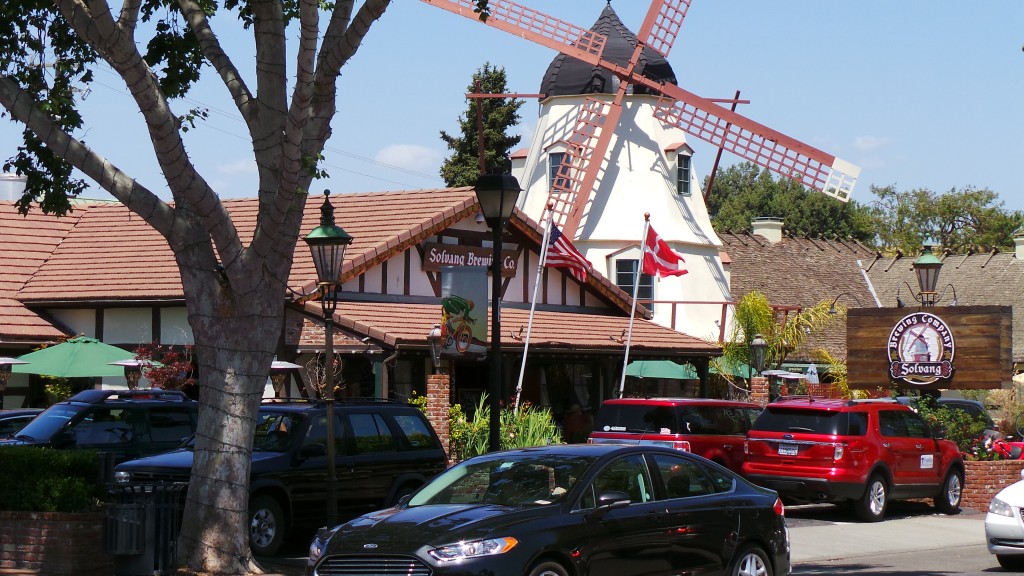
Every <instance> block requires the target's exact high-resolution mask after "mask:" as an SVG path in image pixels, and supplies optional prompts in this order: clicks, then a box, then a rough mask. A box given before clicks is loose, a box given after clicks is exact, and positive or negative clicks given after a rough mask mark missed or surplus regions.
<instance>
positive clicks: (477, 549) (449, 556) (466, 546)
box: [429, 537, 519, 562]
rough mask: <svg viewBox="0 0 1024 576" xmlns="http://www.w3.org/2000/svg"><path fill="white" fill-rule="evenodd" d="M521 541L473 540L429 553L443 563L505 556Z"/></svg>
mask: <svg viewBox="0 0 1024 576" xmlns="http://www.w3.org/2000/svg"><path fill="white" fill-rule="evenodd" d="M516 544H519V540H516V539H515V538H512V537H505V538H488V539H487V540H473V541H471V542H457V543H455V544H449V545H447V546H441V547H439V548H434V549H433V550H431V551H430V552H429V554H430V555H431V556H433V557H434V558H436V559H437V560H439V561H441V562H454V561H457V560H465V559H467V558H477V557H480V556H495V555H497V554H504V553H505V552H508V551H509V550H511V549H513V548H515V546H516Z"/></svg>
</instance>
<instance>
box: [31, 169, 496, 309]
mask: <svg viewBox="0 0 1024 576" xmlns="http://www.w3.org/2000/svg"><path fill="white" fill-rule="evenodd" d="M331 203H332V204H333V205H334V207H335V218H336V221H337V222H338V225H340V226H341V227H343V228H344V229H345V230H346V231H347V232H348V233H350V234H351V235H352V236H353V237H354V238H355V240H354V241H353V243H352V245H351V246H349V248H348V251H347V253H346V265H345V269H344V271H343V274H344V275H345V276H346V277H349V276H357V275H359V274H361V273H362V272H363V271H365V270H366V269H368V268H370V267H373V266H375V265H376V264H378V263H380V262H381V261H383V260H385V259H387V258H388V257H389V256H390V255H393V254H395V253H397V252H400V251H402V250H404V249H405V248H407V247H408V246H411V245H413V244H415V243H416V242H418V241H419V240H421V239H422V238H424V237H426V236H429V235H430V234H433V233H435V232H436V231H438V230H441V229H443V228H445V227H447V226H449V225H451V224H452V223H454V222H457V221H458V220H461V219H462V218H464V217H466V216H467V215H469V214H470V213H471V212H472V211H473V210H474V206H475V205H476V195H475V194H474V192H473V190H472V189H471V188H453V189H443V190H420V191H414V192H379V193H369V194H339V195H336V196H332V197H331ZM320 204H321V201H320V199H319V198H313V199H310V201H309V202H307V204H306V210H305V214H304V216H303V224H302V230H306V231H308V230H312V229H313V228H315V227H316V226H317V224H318V223H319V218H320ZM224 205H225V207H226V208H227V210H228V211H229V212H230V213H231V215H232V219H233V221H234V223H235V225H236V226H237V227H238V230H239V234H240V235H241V237H242V240H243V242H248V240H249V239H250V238H251V237H252V234H253V231H254V229H255V222H256V215H257V210H258V207H259V204H258V201H257V200H256V199H254V198H247V199H238V200H225V201H224ZM36 265H37V266H38V264H36ZM315 283H316V270H315V268H314V267H313V262H312V259H311V257H310V255H309V250H308V249H307V248H306V246H305V244H303V243H302V241H301V239H300V240H299V243H298V244H297V245H296V248H295V260H294V263H293V265H292V273H291V277H290V279H289V285H290V286H292V287H293V288H295V289H297V290H302V289H304V288H308V287H309V286H311V285H313V284H315ZM17 296H18V298H19V299H20V300H22V301H25V302H35V303H44V302H54V301H97V300H122V301H127V300H166V299H181V298H183V297H184V293H183V290H182V287H181V278H180V276H179V274H178V269H177V265H176V263H175V261H174V257H173V254H172V253H171V251H170V248H168V247H167V243H166V242H165V241H164V239H163V238H162V237H161V236H160V235H159V234H158V233H157V232H156V231H155V230H153V229H152V228H151V227H150V226H149V225H148V224H146V222H145V221H143V220H142V219H141V218H139V217H138V216H136V215H135V214H133V213H132V212H131V211H129V210H128V209H127V208H126V207H124V206H123V205H121V204H109V205H96V206H90V207H89V209H88V210H85V211H83V214H82V216H81V219H80V222H79V223H78V225H77V226H75V227H74V229H72V230H70V231H69V232H68V233H67V237H66V238H65V240H64V242H62V243H60V245H59V246H58V247H57V249H56V250H54V251H53V255H52V257H51V258H50V259H49V260H47V261H46V262H45V263H43V264H42V266H41V267H39V270H38V272H36V274H35V275H34V276H32V277H31V278H30V279H29V280H28V281H27V283H26V284H25V285H24V286H23V287H21V288H20V289H19V290H17Z"/></svg>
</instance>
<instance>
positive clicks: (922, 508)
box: [260, 502, 1004, 576]
mask: <svg viewBox="0 0 1024 576" xmlns="http://www.w3.org/2000/svg"><path fill="white" fill-rule="evenodd" d="M786 518H787V523H788V525H789V533H790V543H791V548H792V553H791V557H792V561H793V574H794V575H796V576H811V575H822V576H824V575H846V574H857V575H861V574H870V575H882V574H887V575H892V576H945V575H950V574H957V575H962V576H988V575H991V574H999V573H1004V571H1003V570H1002V568H1000V567H999V564H998V563H997V562H996V559H995V556H992V555H991V554H989V553H988V550H987V549H986V547H985V516H984V514H981V513H979V512H977V511H974V510H964V511H963V512H961V513H960V514H957V515H953V516H945V515H942V514H936V513H935V511H934V509H933V508H932V507H931V505H930V504H925V503H922V502H894V503H892V504H891V505H890V510H889V512H888V514H887V516H886V519H885V520H884V521H882V522H877V523H864V522H860V521H858V520H856V519H854V517H853V515H852V513H851V512H849V511H847V510H845V509H843V508H840V507H837V506H830V505H816V506H794V507H789V508H787V509H786ZM300 544H301V543H294V544H291V545H289V546H288V550H287V552H286V556H282V557H279V558H269V559H260V563H261V565H262V566H263V568H264V569H265V570H266V571H268V572H270V573H273V574H279V575H281V576H302V574H303V566H304V564H303V561H304V558H302V555H303V554H305V550H304V549H302V550H299V548H301V546H300Z"/></svg>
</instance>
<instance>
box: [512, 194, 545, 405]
mask: <svg viewBox="0 0 1024 576" xmlns="http://www.w3.org/2000/svg"><path fill="white" fill-rule="evenodd" d="M552 208H553V204H548V207H547V208H546V209H545V210H544V216H545V217H544V218H542V219H543V220H545V223H546V226H544V236H543V237H542V238H541V241H540V259H539V260H538V261H537V280H536V282H534V283H533V298H531V299H530V319H529V320H528V321H527V322H526V338H525V339H524V341H523V362H522V364H520V366H519V381H518V382H516V403H515V404H514V405H513V406H512V411H513V413H516V414H518V413H519V397H520V396H521V395H522V393H523V374H525V373H526V353H527V352H528V351H529V350H530V332H531V331H532V330H533V312H534V310H535V309H536V308H537V292H538V291H539V290H540V283H541V278H542V277H543V275H544V264H545V261H546V260H547V257H548V242H549V241H550V239H551V223H552V222H553V221H554V216H555V212H554V210H553V209H552Z"/></svg>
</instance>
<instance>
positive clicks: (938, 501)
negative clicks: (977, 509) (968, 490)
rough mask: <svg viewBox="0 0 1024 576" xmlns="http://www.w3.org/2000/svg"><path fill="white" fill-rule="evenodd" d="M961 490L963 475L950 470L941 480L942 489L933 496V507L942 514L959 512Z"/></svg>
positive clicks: (962, 488) (962, 487) (962, 489)
mask: <svg viewBox="0 0 1024 576" xmlns="http://www.w3.org/2000/svg"><path fill="white" fill-rule="evenodd" d="M963 492H964V477H963V475H962V474H961V473H960V472H958V471H956V470H950V471H949V474H946V479H945V480H944V481H943V482H942V490H941V491H940V492H939V493H938V495H936V496H935V509H936V510H938V511H939V512H940V513H942V514H956V513H957V512H960V498H961V497H962V496H963Z"/></svg>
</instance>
